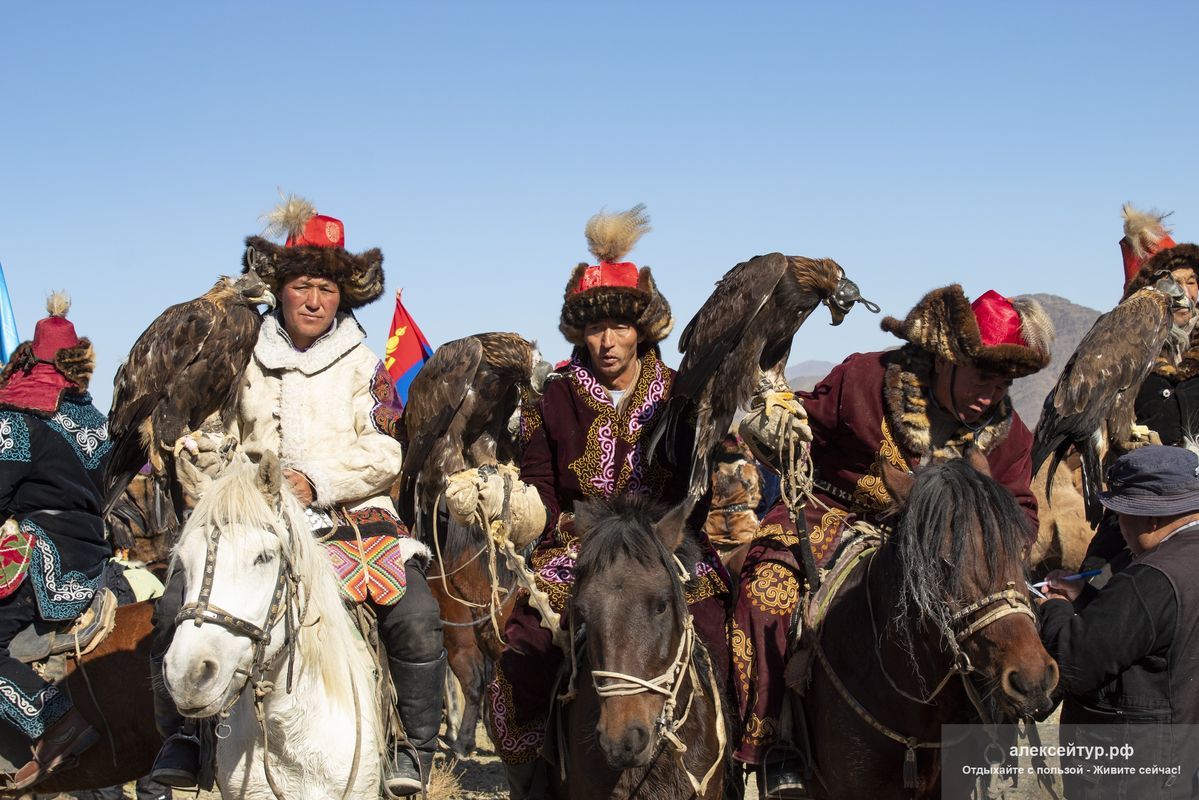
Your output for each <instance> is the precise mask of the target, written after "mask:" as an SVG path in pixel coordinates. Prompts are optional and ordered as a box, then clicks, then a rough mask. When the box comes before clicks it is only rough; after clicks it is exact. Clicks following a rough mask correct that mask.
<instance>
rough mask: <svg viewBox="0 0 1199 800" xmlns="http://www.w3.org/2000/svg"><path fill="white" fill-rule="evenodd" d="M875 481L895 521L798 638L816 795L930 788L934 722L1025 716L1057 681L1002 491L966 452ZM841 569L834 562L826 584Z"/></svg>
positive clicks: (936, 776)
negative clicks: (881, 484) (896, 510)
mask: <svg viewBox="0 0 1199 800" xmlns="http://www.w3.org/2000/svg"><path fill="white" fill-rule="evenodd" d="M979 461H981V459H979ZM982 463H983V464H985V462H982ZM885 478H886V480H887V485H888V487H889V488H890V489H891V493H892V495H893V496H895V497H896V498H898V499H899V500H900V502H901V504H903V501H904V500H905V499H906V505H904V507H903V510H902V511H901V512H900V515H899V517H898V518H897V519H896V520H895V528H894V531H893V532H892V533H891V534H890V535H889V536H888V537H887V538H886V539H885V541H884V542H883V543H882V544H881V545H880V546H878V547H877V548H875V549H867V550H866V551H865V552H864V554H863V557H862V558H860V559H859V560H858V561H857V566H856V567H855V568H853V569H852V570H849V571H847V572H846V573H845V575H846V577H845V581H844V583H843V584H842V586H841V588H840V589H839V591H837V592H836V593H835V595H834V596H833V597H832V599H831V602H830V603H829V605H828V606H827V609H828V610H827V615H826V616H825V617H824V619H823V622H822V623H821V624H820V625H819V627H818V628H816V629H814V630H813V629H809V630H807V631H805V634H804V636H805V639H804V644H805V645H806V647H805V649H803V650H802V651H801V652H802V653H805V654H807V655H808V656H809V658H810V661H808V662H807V674H808V675H809V676H810V685H808V686H807V689H806V691H805V693H804V697H803V700H802V713H803V715H804V718H805V719H806V721H807V726H808V731H809V732H810V741H811V742H812V752H813V755H814V761H815V768H816V773H817V778H818V780H817V781H816V786H815V787H814V788H815V789H816V790H817V792H819V794H820V796H821V797H825V798H863V797H868V798H871V800H886V799H887V798H897V799H898V798H910V797H917V798H939V797H941V787H942V780H941V778H942V775H941V761H940V750H939V749H938V748H937V743H939V742H940V740H941V726H942V725H952V724H967V723H973V722H979V721H984V722H1001V721H1002V722H1013V721H1016V720H1020V719H1029V718H1032V717H1034V716H1037V715H1039V714H1041V713H1043V712H1046V711H1048V710H1049V708H1050V707H1051V701H1050V698H1049V695H1050V692H1052V690H1053V688H1054V686H1055V685H1056V684H1057V665H1056V664H1055V663H1054V661H1053V660H1052V659H1051V658H1050V657H1049V655H1048V654H1047V653H1046V652H1045V650H1044V648H1043V647H1042V646H1041V641H1040V638H1039V636H1038V634H1037V628H1036V623H1035V618H1034V617H1033V615H1032V612H1031V610H1030V609H1029V606H1028V599H1027V590H1026V587H1025V567H1024V561H1023V557H1022V549H1023V548H1024V546H1025V543H1026V542H1027V541H1028V538H1027V535H1026V531H1027V529H1028V525H1029V523H1028V519H1027V517H1026V516H1025V515H1024V512H1023V511H1022V510H1021V509H1020V508H1019V507H1018V506H1017V505H1016V503H1015V500H1014V499H1013V498H1012V496H1011V494H1010V493H1009V492H1008V491H1007V490H1006V489H1004V488H1003V487H1002V486H1000V485H999V484H997V483H995V482H994V481H993V480H991V478H990V477H988V476H987V475H985V474H983V472H980V471H978V470H977V469H975V468H974V466H972V465H971V464H970V463H967V461H966V460H964V459H954V460H952V461H949V462H947V463H944V464H940V465H936V466H928V467H925V468H923V469H921V470H920V471H919V472H918V473H917V475H916V476H915V478H913V477H912V476H910V475H907V474H900V473H898V472H888V473H887V474H886V475H885ZM851 552H852V551H851ZM844 554H845V550H843V552H842V555H844ZM839 577H840V576H839V574H838V570H837V567H836V566H835V567H834V569H833V571H832V572H831V573H830V579H829V582H826V587H828V586H830V585H831V582H832V581H835V580H838V579H839ZM809 621H811V617H810V616H809ZM799 663H804V662H802V661H800V662H799ZM792 667H793V668H794V667H795V664H794V663H793V664H792ZM800 674H801V675H802V670H801V671H800ZM791 678H792V681H789V682H791V683H792V687H793V688H795V687H796V686H802V685H803V681H802V680H799V681H796V680H795V672H792V673H791ZM904 739H909V740H910V742H909V743H914V744H915V745H916V746H915V747H909V746H908V744H905V743H904V742H903V741H902V740H904ZM847 765H848V766H847ZM948 777H949V776H947V779H948ZM905 784H907V786H906V787H905ZM963 796H965V795H963Z"/></svg>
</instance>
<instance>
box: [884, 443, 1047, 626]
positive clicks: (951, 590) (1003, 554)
mask: <svg viewBox="0 0 1199 800" xmlns="http://www.w3.org/2000/svg"><path fill="white" fill-rule="evenodd" d="M1027 526H1028V518H1027V516H1026V515H1025V514H1024V511H1023V510H1022V509H1021V508H1020V507H1019V505H1017V503H1016V501H1015V499H1014V498H1013V497H1012V495H1011V493H1010V492H1008V490H1007V489H1005V488H1004V487H1003V486H1001V485H1000V484H998V483H996V482H995V481H994V480H992V479H991V478H989V477H987V476H985V475H983V474H982V473H980V472H978V471H977V470H975V469H974V468H973V467H971V466H970V465H969V464H967V463H966V462H965V461H964V460H963V459H952V460H950V461H948V462H946V463H944V464H937V465H933V466H928V467H925V468H924V469H922V470H920V471H919V472H918V473H917V476H916V483H915V485H914V486H913V488H912V493H911V496H910V497H909V499H908V503H907V505H906V507H905V508H904V510H903V512H902V513H901V514H900V517H899V520H898V522H897V525H896V529H895V534H894V535H893V536H891V537H890V538H889V539H888V540H887V544H886V546H885V547H884V548H883V550H882V553H881V554H880V555H881V558H882V564H883V567H884V569H885V570H886V572H887V573H888V576H889V578H890V579H891V580H892V581H893V582H894V584H895V585H896V586H897V591H898V602H897V603H896V613H895V617H894V621H895V623H896V627H897V628H898V630H899V632H900V633H901V635H906V636H907V637H908V639H909V641H910V639H911V636H912V632H913V629H914V626H915V625H917V624H919V620H920V619H921V618H923V619H924V620H929V621H933V622H935V623H937V624H938V625H939V626H940V627H941V628H942V629H943V630H944V629H947V628H948V627H949V619H950V616H951V615H952V608H951V607H950V605H949V602H948V601H951V600H953V601H965V602H969V601H971V600H973V599H977V598H974V597H970V596H968V593H969V591H970V590H971V588H972V587H971V585H970V581H971V578H972V576H973V574H974V573H975V571H977V567H978V566H980V565H985V568H984V569H982V570H981V571H982V572H984V573H985V574H986V575H988V576H990V578H991V580H992V581H993V582H994V581H996V580H997V579H1001V580H1004V581H1006V580H1007V579H1009V577H1010V576H1011V575H1012V574H1013V573H1015V572H1021V571H1022V570H1023V564H1022V560H1021V558H1022V557H1021V546H1022V544H1023V542H1024V541H1025V531H1026V529H1027ZM946 537H948V541H947V539H946ZM945 559H947V560H948V562H949V563H948V564H946V563H945ZM971 567H975V570H974V571H972V569H971ZM973 588H974V591H975V592H977V591H979V589H981V590H982V591H984V592H986V593H989V592H991V591H993V590H994V589H995V588H997V587H991V586H986V587H973Z"/></svg>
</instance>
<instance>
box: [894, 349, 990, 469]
mask: <svg viewBox="0 0 1199 800" xmlns="http://www.w3.org/2000/svg"><path fill="white" fill-rule="evenodd" d="M886 364H887V367H886V372H885V373H884V375H883V403H884V413H885V416H886V419H887V422H888V424H889V425H890V427H891V432H892V435H893V436H894V437H895V440H896V441H897V442H898V443H899V446H900V447H902V448H903V451H904V453H905V454H911V455H914V456H916V457H918V458H919V459H920V460H921V461H926V460H929V459H933V458H957V457H960V456H962V455H963V453H964V452H965V450H966V449H968V448H969V447H971V446H975V447H978V449H979V450H980V451H982V453H983V454H984V455H986V454H987V453H989V452H991V451H992V450H994V449H995V448H996V447H997V446H998V445H999V444H1000V443H1002V442H1003V440H1004V439H1006V438H1007V435H1008V431H1009V430H1010V429H1011V426H1012V401H1011V398H1009V397H1004V398H1003V400H1002V401H1001V402H1000V404H999V408H998V409H997V411H996V414H995V418H993V421H992V422H990V423H988V424H986V425H984V426H983V427H982V428H980V429H979V430H976V431H975V430H970V429H969V428H967V427H965V426H959V427H958V429H957V431H955V432H954V433H953V435H952V436H950V437H949V438H948V439H947V440H946V441H945V442H933V440H932V423H931V421H930V419H929V416H928V410H929V409H928V406H929V402H930V400H929V394H930V392H931V391H932V374H933V357H932V355H931V354H930V353H927V352H925V351H924V350H923V349H921V348H919V347H916V346H915V345H910V344H909V345H905V346H904V347H901V348H900V349H899V350H894V351H892V352H891V353H889V354H888V355H887V358H886Z"/></svg>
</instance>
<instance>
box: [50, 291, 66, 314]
mask: <svg viewBox="0 0 1199 800" xmlns="http://www.w3.org/2000/svg"><path fill="white" fill-rule="evenodd" d="M70 310H71V297H70V295H68V294H67V293H66V292H50V294H49V295H47V297H46V313H47V314H49V315H50V316H52V317H65V316H66V315H67V312H68V311H70Z"/></svg>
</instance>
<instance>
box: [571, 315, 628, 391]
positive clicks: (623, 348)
mask: <svg viewBox="0 0 1199 800" xmlns="http://www.w3.org/2000/svg"><path fill="white" fill-rule="evenodd" d="M641 338H642V337H641V334H639V333H638V332H637V328H636V326H634V325H633V324H632V323H630V322H626V321H624V320H616V319H601V320H599V321H598V322H591V323H588V324H587V327H585V328H584V329H583V340H584V343H585V344H586V345H587V354H588V355H589V356H590V357H591V366H592V368H593V369H594V370H595V372H596V375H597V377H599V379H600V382H601V383H602V384H604V386H605V387H607V388H609V389H617V390H623V389H627V388H628V385H629V383H631V382H632V379H633V376H635V375H636V372H637V344H638V342H640V341H641Z"/></svg>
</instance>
